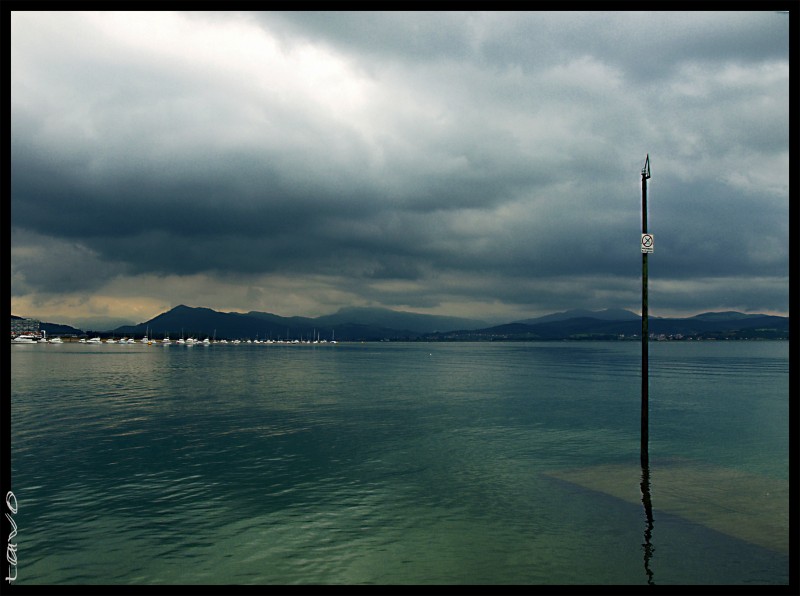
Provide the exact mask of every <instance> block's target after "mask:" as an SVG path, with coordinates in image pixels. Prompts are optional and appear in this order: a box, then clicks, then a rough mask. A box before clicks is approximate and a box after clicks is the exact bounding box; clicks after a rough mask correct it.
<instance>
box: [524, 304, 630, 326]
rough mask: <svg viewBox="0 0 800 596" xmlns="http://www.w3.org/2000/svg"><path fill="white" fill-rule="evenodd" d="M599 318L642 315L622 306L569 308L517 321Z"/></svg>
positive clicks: (530, 322)
mask: <svg viewBox="0 0 800 596" xmlns="http://www.w3.org/2000/svg"><path fill="white" fill-rule="evenodd" d="M581 318H589V319H599V320H601V321H639V320H640V317H639V315H637V314H636V313H632V312H631V311H629V310H625V309H622V308H607V309H605V310H584V309H576V310H567V311H564V312H557V313H553V314H551V315H545V316H543V317H537V318H534V319H524V320H522V321H516V322H517V323H523V324H525V325H538V324H540V323H554V322H557V321H567V320H569V319H581Z"/></svg>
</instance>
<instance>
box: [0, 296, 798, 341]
mask: <svg viewBox="0 0 800 596" xmlns="http://www.w3.org/2000/svg"><path fill="white" fill-rule="evenodd" d="M12 318H14V317H13V315H12ZM41 328H42V329H43V330H45V331H47V333H48V334H50V335H53V334H65V335H68V334H74V335H81V334H83V332H82V331H81V330H78V329H75V328H73V327H69V326H67V325H58V324H55V323H42V324H41ZM649 330H650V333H651V334H654V335H656V336H660V335H664V336H665V337H671V338H672V339H688V338H707V339H711V338H718V339H724V338H731V339H758V338H763V339H778V338H788V337H789V319H788V317H776V316H771V315H761V314H744V313H740V312H734V311H729V312H708V313H703V314H700V315H696V316H693V317H688V318H660V317H652V316H651V317H650V321H649ZM92 333H93V334H99V335H104V336H117V337H122V336H134V337H141V336H142V335H144V334H145V333H149V334H150V336H151V337H153V338H156V339H161V338H163V337H164V336H167V335H168V336H170V338H172V339H177V338H179V337H187V338H188V337H192V336H193V337H196V338H199V339H204V338H205V337H209V338H214V337H216V338H217V339H223V338H224V339H248V338H249V339H259V338H260V339H273V340H278V339H290V340H291V339H300V340H303V339H315V338H320V339H327V340H331V339H336V340H339V341H377V340H393V341H403V340H405V341H416V340H426V341H511V340H561V339H573V340H576V339H632V338H635V337H638V336H639V334H641V317H640V316H639V315H637V314H635V313H633V312H631V311H628V310H622V309H607V310H600V311H590V310H568V311H564V312H559V313H553V314H550V315H545V316H543V317H538V318H533V319H524V320H521V321H515V322H512V323H507V324H504V325H495V326H487V323H486V322H485V321H480V320H475V319H465V318H458V317H444V316H437V315H425V314H419V313H411V312H403V311H395V310H390V309H385V308H343V309H341V310H339V311H338V312H336V313H334V314H331V315H324V316H321V317H313V318H312V317H282V316H279V315H275V314H272V313H266V312H258V311H251V312H248V313H236V312H219V311H215V310H212V309H210V308H199V307H190V306H184V305H180V306H176V307H175V308H173V309H171V310H169V311H167V312H165V313H162V314H160V315H158V316H156V317H154V318H153V319H150V320H149V321H145V322H144V323H139V324H138V325H125V326H122V327H117V328H116V329H113V330H109V331H105V332H97V331H92Z"/></svg>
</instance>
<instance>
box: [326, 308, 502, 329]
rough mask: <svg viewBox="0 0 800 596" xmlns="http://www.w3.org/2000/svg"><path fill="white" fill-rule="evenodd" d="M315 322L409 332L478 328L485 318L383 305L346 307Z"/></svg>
mask: <svg viewBox="0 0 800 596" xmlns="http://www.w3.org/2000/svg"><path fill="white" fill-rule="evenodd" d="M314 320H315V321H316V324H323V325H328V326H333V325H341V324H344V323H359V324H361V325H374V326H378V327H383V328H386V329H401V330H407V331H410V332H413V333H436V332H437V331H452V330H455V329H479V328H481V327H485V326H486V322H485V321H477V320H474V319H463V318H458V317H443V316H437V315H424V314H419V313H411V312H402V311H396V310H390V309H387V308H365V307H350V308H342V309H340V310H339V311H338V312H336V313H335V314H332V315H326V316H322V317H318V318H317V319H314Z"/></svg>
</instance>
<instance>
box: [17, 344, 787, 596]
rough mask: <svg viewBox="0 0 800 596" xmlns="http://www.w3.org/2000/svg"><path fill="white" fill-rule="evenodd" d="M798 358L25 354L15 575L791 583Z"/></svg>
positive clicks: (21, 353)
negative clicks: (643, 429)
mask: <svg viewBox="0 0 800 596" xmlns="http://www.w3.org/2000/svg"><path fill="white" fill-rule="evenodd" d="M788 350H789V346H788V343H787V342H674V343H666V342H664V343H653V344H651V347H650V404H651V409H650V464H651V475H652V487H651V499H652V505H653V524H652V531H651V532H650V533H649V534H647V535H646V530H647V520H646V516H645V511H644V509H643V506H642V504H641V492H637V493H636V496H637V498H638V499H639V502H636V501H637V499H636V498H634V499H633V500H626V499H624V498H620V497H619V495H615V494H614V491H615V490H617V489H619V490H622V491H623V492H625V491H626V490H628V488H632V489H635V490H636V491H638V489H639V481H640V473H641V470H640V469H639V470H638V474H639V475H638V476H637V472H636V470H637V466H638V465H639V416H640V409H639V408H640V393H639V392H640V376H639V375H640V369H639V366H640V347H639V344H638V343H636V342H630V343H629V342H598V343H581V342H570V343H567V342H564V343H473V344H462V343H442V344H422V343H409V344H401V343H369V344H342V343H340V344H338V345H324V346H323V345H320V346H277V345H270V346H268V345H246V344H242V345H212V346H194V347H185V346H179V345H171V346H168V347H167V346H159V345H153V346H141V345H101V346H92V345H83V344H64V345H27V346H26V345H15V346H12V348H11V400H12V429H11V430H12V432H11V437H12V471H13V486H12V488H13V491H14V494H15V496H16V498H17V502H18V513H17V514H16V516H15V521H16V523H17V526H18V532H19V533H18V535H17V541H18V561H19V563H18V580H17V583H18V584H20V585H22V584H44V583H48V584H50V583H52V584H62V583H73V584H146V583H154V584H287V583H309V584H342V583H346V584H362V583H364V584H404V583H416V584H418V583H430V584H437V583H438V584H479V583H485V584H521V583H524V584H593V585H594V584H646V583H647V582H648V581H652V582H653V583H655V584H785V583H787V582H788V581H789V556H788V552H787V550H786V549H785V548H781V546H780V544H779V545H778V546H777V547H776V546H775V545H771V544H768V545H766V546H765V545H764V544H763V541H762V542H761V543H759V540H758V539H757V538H752V536H755V537H758V536H760V535H763V534H764V532H763V530H764V527H778V528H779V530H778V534H780V532H781V531H787V530H786V525H787V523H788V514H786V513H785V512H786V511H787V510H788V476H789V449H788V445H789V423H788V412H789V389H788V384H789V360H788ZM627 469H630V470H632V471H633V473H632V474H630V475H626V474H625V473H624V474H622V476H621V477H622V480H619V481H617V480H613V479H611V475H610V474H609V473H605V472H603V470H627ZM570 470H583V471H584V472H580V473H579V474H578V476H579V477H580V479H579V480H578V481H567V480H565V479H564V477H563V475H562V472H564V471H570ZM592 470H600V473H599V474H594V476H593V475H592ZM580 474H584V476H585V477H586V478H594V480H593V481H594V482H600V483H601V484H602V483H603V482H606V484H608V485H609V486H602V487H600V488H599V489H598V488H597V487H596V486H595V487H592V486H589V482H588V481H586V482H584V481H583V480H582V478H583V476H580ZM698 479H699V480H698ZM720 479H725V484H724V485H723V484H721V482H722V480H720ZM627 484H630V487H628V486H627ZM622 485H625V486H622ZM754 487H755V488H754ZM776 500H777V506H776ZM731 503H733V505H731ZM715 508H716V509H715ZM737 511H745V512H748V511H749V512H751V513H752V512H753V511H756V512H757V515H748V519H742V520H740V522H741V523H738V524H737V523H735V522H736V520H735V519H734V523H733V525H732V527H730V528H729V526H731V512H733V515H734V518H735V515H736V512H737ZM742 515H744V514H742ZM726 516H727V517H726ZM716 517H719V518H720V519H721V521H719V520H716V521H715V519H716ZM726 524H727V525H726ZM748 525H750V526H753V527H752V528H750V527H748ZM761 526H763V527H761ZM743 527H744V528H745V530H747V531H746V532H745V535H741V532H740V530H742V528H743ZM737 528H738V529H737ZM737 532H738V534H739V535H737ZM748 532H749V533H748ZM772 533H773V534H774V532H772ZM787 533H788V531H787ZM787 540H788V539H787ZM778 542H779V543H781V541H780V540H779V541H778Z"/></svg>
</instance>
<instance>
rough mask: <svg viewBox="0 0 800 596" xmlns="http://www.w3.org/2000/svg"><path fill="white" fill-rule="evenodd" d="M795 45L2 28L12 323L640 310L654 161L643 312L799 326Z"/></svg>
mask: <svg viewBox="0 0 800 596" xmlns="http://www.w3.org/2000/svg"><path fill="white" fill-rule="evenodd" d="M788 31H789V17H788V15H785V14H778V13H775V12H771V11H764V12H714V13H701V12H668V13H657V12H624V13H614V12H598V13H572V12H569V13H559V12H552V13H551V12H548V13H537V12H533V13H505V12H503V13H381V12H377V13H372V12H370V13H366V12H357V13H307V12H301V13H202V12H201V13H194V12H192V13H181V12H178V13H168V12H156V13H130V14H126V13H111V12H96V13H71V12H62V13H48V12H30V13H29V12H15V13H13V14H12V18H11V116H12V118H11V151H12V152H11V167H12V169H11V173H12V182H11V184H12V212H11V215H12V221H11V223H12V309H14V310H15V314H26V315H29V316H41V317H44V318H47V317H50V318H53V317H57V316H61V317H62V318H64V317H67V318H71V319H72V320H77V318H79V317H80V316H84V317H89V316H91V314H92V313H91V312H89V311H88V310H86V311H85V312H81V311H80V309H79V308H78V307H77V306H76V307H75V308H73V309H71V310H69V311H67V310H63V311H59V310H58V307H57V304H59V302H61V303H64V304H71V303H75V304H77V302H75V301H74V300H73V301H72V302H70V299H69V298H70V297H73V298H74V297H75V296H79V295H84V296H85V295H88V294H91V295H93V296H95V297H96V298H95V302H94V303H92V304H91V305H90V306H91V308H94V309H98V308H105V309H106V313H104V314H113V315H114V316H124V313H122V312H121V311H120V309H124V308H130V305H131V304H132V303H134V302H135V301H136V300H137V299H138V300H139V304H141V305H143V306H142V307H141V308H142V313H143V316H142V320H143V319H144V318H148V317H149V316H153V315H155V314H158V312H160V311H161V310H164V309H165V307H166V308H168V307H169V306H170V305H175V304H177V303H180V302H183V303H187V304H196V305H201V306H209V307H212V308H219V309H223V310H242V311H247V310H271V311H273V312H279V313H280V314H311V315H313V314H325V313H327V312H330V311H331V310H335V309H336V308H338V307H339V306H344V305H349V304H383V305H386V306H389V307H394V308H414V309H418V310H423V311H428V312H448V313H451V314H458V315H475V316H480V317H482V318H491V317H492V316H497V317H498V318H503V317H512V318H513V316H517V315H519V316H520V317H522V316H531V315H534V314H538V313H546V312H552V311H554V310H561V309H564V308H571V307H596V308H604V307H623V308H631V309H634V310H636V309H637V304H638V300H639V296H638V283H639V281H638V280H639V275H640V265H641V258H640V256H639V255H640V253H639V251H638V249H637V244H638V234H639V228H640V212H639V201H640V186H639V183H640V181H639V170H640V169H641V167H642V165H643V162H644V157H645V154H646V153H648V152H649V153H650V155H651V163H652V172H653V178H652V180H651V190H650V193H651V194H650V197H651V200H650V210H649V211H650V214H649V215H650V231H652V232H654V233H655V235H656V242H657V248H656V253H655V254H654V255H653V258H652V259H651V278H652V279H653V282H652V283H653V284H655V285H654V288H660V290H661V293H660V294H654V295H653V297H651V308H654V306H653V305H657V308H661V309H662V310H663V313H664V314H667V313H670V312H675V313H679V312H682V313H693V312H698V311H703V310H712V309H718V308H741V309H747V310H754V311H770V312H784V313H785V312H788V234H789V230H788V210H789V207H788V205H789V190H788V178H789V174H788V171H789V151H788V147H789V126H788V124H789V91H788V88H789V49H788V39H789V36H788ZM54 280H58V283H54ZM734 280H735V283H734V285H735V287H736V290H735V291H731V283H732V282H734ZM167 285H168V286H169V290H167V289H165V286H167ZM203 287H204V288H205V289H206V290H205V292H204V291H203V290H202V289H201V288H203ZM304 287H305V288H307V290H308V291H307V292H304V291H303V288H304ZM100 296H103V297H105V298H104V300H105V302H104V303H103V304H104V305H105V306H101V305H100V303H99V302H98V301H99V300H100V298H99V297H100ZM659 297H660V298H659ZM34 305H36V307H37V308H39V309H40V311H41V312H17V311H19V310H20V309H22V310H28V309H31V308H33V307H34ZM144 305H147V306H144ZM147 308H151V309H154V310H155V312H152V313H147V312H146V310H147ZM655 314H659V313H655ZM131 316H133V315H131Z"/></svg>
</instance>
